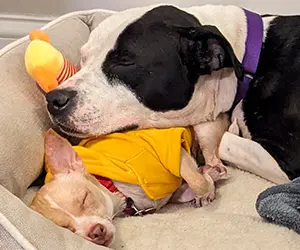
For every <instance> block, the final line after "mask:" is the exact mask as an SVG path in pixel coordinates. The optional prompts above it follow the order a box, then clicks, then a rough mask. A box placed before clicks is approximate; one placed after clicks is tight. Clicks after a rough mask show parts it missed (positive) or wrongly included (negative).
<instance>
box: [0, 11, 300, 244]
mask: <svg viewBox="0 0 300 250" xmlns="http://www.w3.org/2000/svg"><path fill="white" fill-rule="evenodd" d="M112 14H113V12H110V11H104V10H92V11H84V12H76V13H71V14H67V15H65V16H62V17H60V18H58V19H57V20H55V21H53V22H51V23H49V24H48V25H46V26H45V27H44V29H45V30H47V32H48V33H49V34H50V36H51V39H52V43H53V44H54V46H55V47H57V48H58V49H59V50H61V51H62V53H63V54H64V55H66V57H67V58H69V59H70V60H71V61H72V62H73V63H75V64H77V63H78V62H79V49H80V47H81V46H82V45H83V44H84V43H85V42H86V41H87V39H88V36H89V34H90V32H91V30H93V28H95V27H96V26H97V24H99V22H101V21H103V20H104V19H105V18H107V17H108V16H109V15H112ZM28 42H29V39H28V37H25V38H22V39H19V40H18V41H16V42H14V43H12V44H10V45H8V46H7V47H5V48H4V49H2V50H1V51H0V85H1V99H0V112H1V120H0V126H1V127H0V128H1V134H0V139H1V140H0V141H1V145H0V147H1V148H0V168H1V169H0V184H1V185H0V200H1V202H0V239H1V240H0V249H41V250H42V249H45V250H48V249H56V250H66V249H70V250H76V249H89V250H93V249H95V250H96V249H106V248H105V247H101V246H97V245H95V244H93V243H90V242H88V241H86V240H84V239H82V238H80V237H79V236H76V235H75V234H73V233H71V232H69V231H68V230H66V229H63V228H60V227H57V226H56V225H54V224H53V223H52V222H50V221H48V220H47V219H45V218H43V217H42V216H40V215H39V214H38V213H36V212H34V211H32V210H31V209H29V208H28V207H27V205H28V204H29V202H30V200H31V198H32V197H33V195H34V193H35V191H36V190H35V189H34V188H29V189H28V187H29V186H30V184H31V183H32V182H33V180H35V179H36V177H37V176H38V175H39V173H40V171H41V169H42V165H43V133H44V132H45V131H46V129H47V128H49V127H50V121H49V119H48V116H47V113H46V107H45V101H44V97H43V95H42V94H41V93H40V92H39V90H38V89H37V88H36V86H35V83H34V82H33V81H32V80H31V79H30V77H29V76H28V75H27V74H26V71H25V68H24V52H25V49H26V47H27V45H28ZM229 174H230V179H229V180H227V181H226V182H223V183H222V184H221V185H220V187H219V188H218V192H217V199H216V200H215V201H214V202H213V203H212V204H211V205H209V206H208V207H205V208H199V209H195V208H193V207H191V206H190V205H189V204H185V205H168V206H166V207H165V208H164V209H163V210H162V211H160V212H159V213H157V214H154V215H147V216H145V217H143V218H141V217H130V218H125V219H117V220H116V221H115V223H116V227H117V235H116V241H115V243H114V245H113V246H112V248H114V249H124V250H125V249H130V250H134V249H139V250H141V249H146V250H152V249H153V250H156V249H181V250H183V249H231V250H234V249H273V250H275V249H280V250H281V249H298V248H299V245H300V236H299V235H297V234H296V233H295V232H294V231H291V230H289V229H287V228H284V227H279V226H276V225H273V224H269V223H266V222H265V221H263V219H261V218H260V217H259V215H258V214H257V212H256V210H255V201H256V198H257V196H258V194H259V193H260V192H262V191H263V190H265V189H266V188H268V187H271V186H272V184H271V183H270V182H267V181H265V180H263V179H261V178H259V177H257V176H254V175H252V174H249V173H245V172H243V171H240V170H237V169H234V168H230V169H229Z"/></svg>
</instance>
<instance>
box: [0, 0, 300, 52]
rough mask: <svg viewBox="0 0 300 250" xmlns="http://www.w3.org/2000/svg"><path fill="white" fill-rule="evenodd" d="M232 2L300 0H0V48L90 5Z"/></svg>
mask: <svg viewBox="0 0 300 250" xmlns="http://www.w3.org/2000/svg"><path fill="white" fill-rule="evenodd" d="M160 2H164V3H171V4H175V5H179V6H182V7H184V6H192V5H203V4H234V5H238V6H241V7H244V8H248V9H252V10H253V11H257V12H259V13H267V14H273V13H275V14H300V0H0V49H1V47H3V46H5V45H6V44H8V43H10V42H12V41H14V40H15V39H17V38H19V37H22V36H25V35H27V34H28V33H29V32H30V31H31V30H32V29H36V28H39V27H41V26H43V25H44V24H45V23H46V22H48V21H49V20H51V19H53V18H54V17H56V16H60V15H62V14H65V13H67V12H72V11H77V10H86V9H93V8H102V9H111V10H123V9H126V8H132V7H137V6H143V5H150V4H156V3H160Z"/></svg>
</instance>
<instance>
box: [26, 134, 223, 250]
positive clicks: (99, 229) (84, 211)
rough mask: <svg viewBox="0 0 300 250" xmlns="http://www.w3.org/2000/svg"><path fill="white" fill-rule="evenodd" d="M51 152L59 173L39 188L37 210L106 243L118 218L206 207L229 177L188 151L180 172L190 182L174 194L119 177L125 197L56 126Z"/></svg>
mask: <svg viewBox="0 0 300 250" xmlns="http://www.w3.org/2000/svg"><path fill="white" fill-rule="evenodd" d="M45 154H46V156H47V158H46V159H47V161H48V162H49V163H51V164H49V167H50V168H51V169H50V171H51V173H52V174H53V177H52V179H51V180H50V181H49V182H48V183H46V184H45V185H44V186H43V187H42V188H41V189H40V190H39V191H38V193H37V195H36V196H35V198H34V199H33V201H32V204H31V208H32V209H34V210H35V211H37V212H39V213H40V214H42V215H43V216H45V217H46V218H48V219H50V220H52V221H53V222H54V223H55V224H57V225H58V226H61V227H64V228H67V229H69V230H71V231H72V232H74V233H76V234H78V235H80V236H82V237H84V238H85V239H87V240H90V241H92V242H94V243H96V244H99V245H104V246H109V245H110V244H111V243H112V241H113V239H114V234H115V227H114V225H113V224H112V219H113V218H114V216H118V215H121V214H125V215H142V214H145V213H147V212H154V211H157V210H158V209H160V208H161V207H162V206H164V205H165V204H166V203H168V202H170V201H172V202H187V201H191V200H193V199H195V197H196V200H197V198H199V200H200V202H201V204H200V205H206V204H207V203H208V202H205V201H206V200H213V199H214V198H215V185H214V182H215V181H217V180H219V179H221V178H223V177H224V176H225V175H226V169H216V168H211V167H208V166H206V167H204V168H202V172H200V171H199V170H198V168H197V163H196V161H195V160H194V159H193V158H192V157H191V156H190V155H185V154H182V155H181V166H180V174H181V176H182V178H183V179H184V180H185V181H186V183H184V184H182V186H181V187H180V188H179V189H178V190H177V191H176V192H175V193H174V194H173V196H172V195H169V196H167V197H164V198H162V199H159V200H151V199H150V198H149V197H148V196H147V195H146V194H145V192H144V191H143V189H142V188H141V187H140V186H138V185H133V184H128V183H122V182H116V181H114V184H115V186H116V187H117V188H118V190H121V192H122V195H121V196H120V195H117V194H116V193H111V192H110V191H109V190H108V189H106V188H105V187H104V186H102V185H101V184H100V183H99V182H98V180H97V179H96V178H95V177H94V176H92V175H91V174H89V173H88V172H87V171H86V168H85V165H84V163H83V161H82V159H81V158H80V157H79V155H78V154H77V153H76V152H75V151H74V150H73V148H72V146H71V144H69V142H68V141H67V140H65V139H64V138H62V137H60V136H59V135H58V134H56V133H55V132H54V131H53V130H49V131H48V132H47V134H46V137H45ZM191 190H192V191H191ZM211 190H212V191H211ZM129 197H130V198H129ZM133 201H134V202H133ZM198 205H199V204H198ZM149 208H150V209H149ZM128 210H129V213H127V212H128ZM126 211H127V212H126ZM132 212H133V213H132Z"/></svg>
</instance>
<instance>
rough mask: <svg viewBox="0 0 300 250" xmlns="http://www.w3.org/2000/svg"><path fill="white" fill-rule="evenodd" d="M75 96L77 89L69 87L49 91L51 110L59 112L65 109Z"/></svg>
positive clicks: (48, 97) (49, 107)
mask: <svg viewBox="0 0 300 250" xmlns="http://www.w3.org/2000/svg"><path fill="white" fill-rule="evenodd" d="M75 96H76V91H73V90H69V89H57V90H53V91H51V92H49V93H48V94H47V95H46V100H47V102H48V110H49V112H50V113H51V114H57V113H60V112H63V111H65V110H66V109H67V107H68V106H69V105H70V103H71V101H72V99H73V98H74V97H75Z"/></svg>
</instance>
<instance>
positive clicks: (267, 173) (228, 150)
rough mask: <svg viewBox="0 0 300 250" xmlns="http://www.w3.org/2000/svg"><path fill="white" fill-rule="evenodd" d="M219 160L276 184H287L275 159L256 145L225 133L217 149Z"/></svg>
mask: <svg viewBox="0 0 300 250" xmlns="http://www.w3.org/2000/svg"><path fill="white" fill-rule="evenodd" d="M219 155H220V158H221V159H222V160H224V161H227V162H229V163H231V164H233V165H235V166H236V167H238V168H240V169H242V170H245V171H248V172H250V173H253V174H256V175H258V176H260V177H262V178H264V179H266V180H269V181H271V182H273V183H276V184H282V183H287V182H289V178H288V177H287V175H286V174H285V173H284V172H283V171H282V170H281V168H280V167H279V165H278V163H277V162H276V161H275V159H274V158H273V157H272V156H271V155H270V154H269V153H268V152H267V151H266V150H265V149H264V148H263V147H262V146H260V145H259V144H258V143H256V142H254V141H252V140H249V139H245V138H241V137H239V136H237V135H234V134H231V133H228V132H226V133H225V134H224V135H223V138H222V140H221V144H220V147H219Z"/></svg>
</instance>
